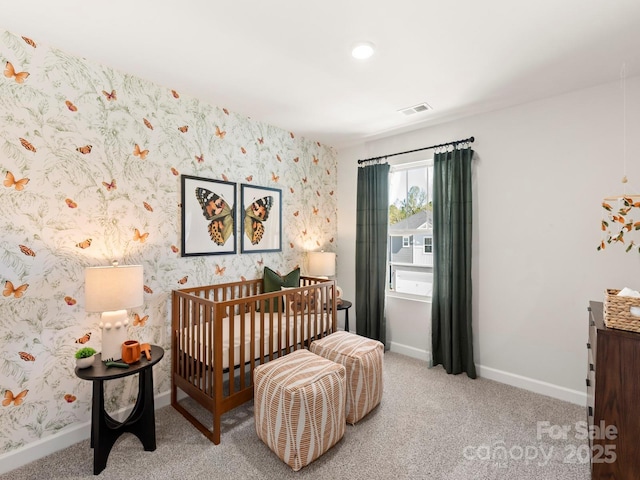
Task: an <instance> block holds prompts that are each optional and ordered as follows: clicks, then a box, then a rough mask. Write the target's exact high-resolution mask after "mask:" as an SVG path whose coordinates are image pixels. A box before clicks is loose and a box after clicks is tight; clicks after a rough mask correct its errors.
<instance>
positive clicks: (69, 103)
mask: <svg viewBox="0 0 640 480" xmlns="http://www.w3.org/2000/svg"><path fill="white" fill-rule="evenodd" d="M64 104H65V105H66V106H67V108H68V109H69V110H71V111H72V112H77V111H78V107H76V106H75V105H74V104H73V103H71V100H65V101H64Z"/></svg>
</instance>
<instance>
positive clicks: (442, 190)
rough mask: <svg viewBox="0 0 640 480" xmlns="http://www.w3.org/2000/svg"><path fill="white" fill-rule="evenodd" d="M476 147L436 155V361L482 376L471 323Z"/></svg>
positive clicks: (433, 313)
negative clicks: (472, 164) (473, 159)
mask: <svg viewBox="0 0 640 480" xmlns="http://www.w3.org/2000/svg"><path fill="white" fill-rule="evenodd" d="M472 158H473V150H471V149H470V148H463V149H454V150H452V151H447V152H441V153H436V154H435V156H434V158H433V163H434V168H433V170H434V177H433V252H434V253H433V300H432V304H431V319H432V320H431V321H432V338H431V341H432V352H433V365H442V366H443V367H444V369H445V370H446V371H447V373H453V374H458V373H462V372H466V373H467V375H468V376H469V377H470V378H476V367H475V364H474V362H473V334H472V326H471V227H472V211H471V207H472V199H471V160H472Z"/></svg>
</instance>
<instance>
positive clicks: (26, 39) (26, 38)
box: [22, 35, 37, 48]
mask: <svg viewBox="0 0 640 480" xmlns="http://www.w3.org/2000/svg"><path fill="white" fill-rule="evenodd" d="M22 39H23V40H24V41H25V42H26V43H27V45H29V46H30V47H33V48H36V47H37V45H36V42H34V41H33V40H31V39H30V38H29V37H25V36H24V35H23V36H22Z"/></svg>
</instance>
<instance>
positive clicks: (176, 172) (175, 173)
mask: <svg viewBox="0 0 640 480" xmlns="http://www.w3.org/2000/svg"><path fill="white" fill-rule="evenodd" d="M171 173H173V174H174V175H175V176H178V175H180V172H179V171H178V170H176V169H175V168H173V167H171Z"/></svg>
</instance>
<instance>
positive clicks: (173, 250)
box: [171, 245, 180, 253]
mask: <svg viewBox="0 0 640 480" xmlns="http://www.w3.org/2000/svg"><path fill="white" fill-rule="evenodd" d="M171 251H172V252H173V253H178V252H179V251H180V250H179V249H178V247H176V246H175V245H171Z"/></svg>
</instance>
